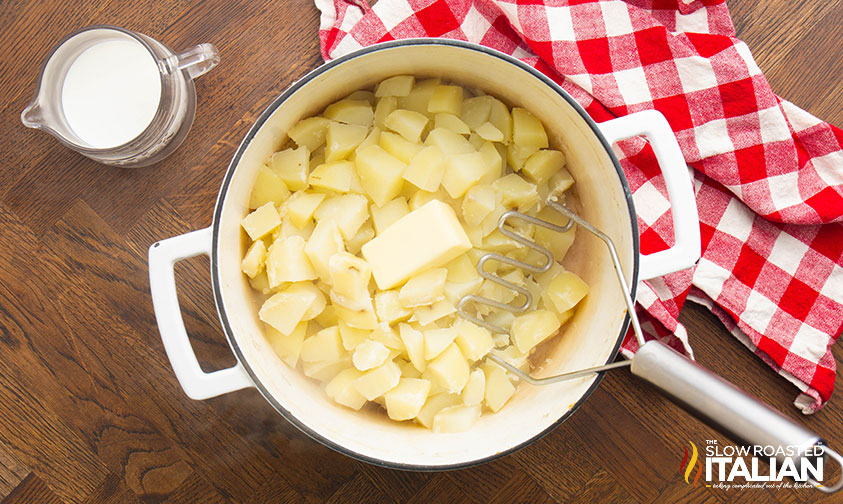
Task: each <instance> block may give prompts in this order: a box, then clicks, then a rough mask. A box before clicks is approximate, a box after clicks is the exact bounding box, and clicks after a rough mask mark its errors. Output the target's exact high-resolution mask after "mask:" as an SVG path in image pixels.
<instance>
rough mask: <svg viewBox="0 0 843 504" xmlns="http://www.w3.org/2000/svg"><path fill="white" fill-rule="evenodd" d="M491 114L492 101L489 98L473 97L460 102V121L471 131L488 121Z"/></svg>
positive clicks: (485, 96)
mask: <svg viewBox="0 0 843 504" xmlns="http://www.w3.org/2000/svg"><path fill="white" fill-rule="evenodd" d="M491 112H492V99H491V97H490V96H487V95H484V96H475V97H473V98H467V99H465V100H463V102H462V116H461V118H462V120H463V121H465V123H466V125H468V127H469V128H471V129H472V130H476V129H477V128H478V127H480V126H481V125H482V124H484V123H486V122H487V121H488V120H489V114H490V113H491Z"/></svg>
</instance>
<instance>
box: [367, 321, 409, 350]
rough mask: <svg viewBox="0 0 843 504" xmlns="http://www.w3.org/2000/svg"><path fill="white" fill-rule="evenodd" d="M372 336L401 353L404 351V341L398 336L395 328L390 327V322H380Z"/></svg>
mask: <svg viewBox="0 0 843 504" xmlns="http://www.w3.org/2000/svg"><path fill="white" fill-rule="evenodd" d="M370 337H371V338H372V339H373V340H375V341H380V342H381V343H383V344H384V345H386V347H387V348H389V349H391V350H397V351H398V352H399V353H400V352H403V351H404V343H403V342H402V341H401V337H400V336H398V333H397V332H396V331H395V328H393V327H390V326H389V324H384V323H380V324H378V327H377V328H376V329H375V330H374V331H372V334H371V335H370Z"/></svg>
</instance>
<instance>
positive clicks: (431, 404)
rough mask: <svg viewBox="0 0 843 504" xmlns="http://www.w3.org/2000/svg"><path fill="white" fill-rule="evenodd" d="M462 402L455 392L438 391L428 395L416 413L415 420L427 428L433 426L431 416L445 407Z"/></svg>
mask: <svg viewBox="0 0 843 504" xmlns="http://www.w3.org/2000/svg"><path fill="white" fill-rule="evenodd" d="M458 404H462V398H461V397H460V396H459V395H457V394H449V393H440V394H436V395H432V394H431V395H430V396H429V397H428V399H427V402H425V403H424V406H422V409H421V410H420V411H419V413H418V415H416V421H417V422H418V423H420V424H421V425H423V426H425V427H427V428H428V429H432V428H433V417H434V416H435V415H436V414H437V413H439V412H440V411H442V410H443V409H445V408H448V407H450V406H456V405H458Z"/></svg>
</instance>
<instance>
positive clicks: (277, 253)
mask: <svg viewBox="0 0 843 504" xmlns="http://www.w3.org/2000/svg"><path fill="white" fill-rule="evenodd" d="M305 244H306V243H305V241H304V238H302V237H301V236H290V237H287V238H279V239H278V240H276V241H275V242H273V243H272V246H270V247H269V253H268V254H267V256H266V274H267V277H268V278H269V287H270V288H272V287H275V286H277V285H279V284H281V283H283V282H301V281H304V280H315V279H316V278H318V277H317V275H316V272H315V271H314V270H313V265H312V264H311V263H310V259H308V258H307V254H305V251H304V247H305Z"/></svg>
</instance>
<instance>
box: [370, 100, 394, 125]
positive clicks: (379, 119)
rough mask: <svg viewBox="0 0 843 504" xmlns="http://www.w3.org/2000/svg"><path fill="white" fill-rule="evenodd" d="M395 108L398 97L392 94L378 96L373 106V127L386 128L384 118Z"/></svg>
mask: <svg viewBox="0 0 843 504" xmlns="http://www.w3.org/2000/svg"><path fill="white" fill-rule="evenodd" d="M397 109H398V99H397V98H395V97H394V96H384V97H383V98H379V99H378V104H377V105H376V106H375V127H377V128H380V129H381V130H384V129H386V118H387V117H388V116H389V114H391V113H392V112H393V111H395V110H397Z"/></svg>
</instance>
